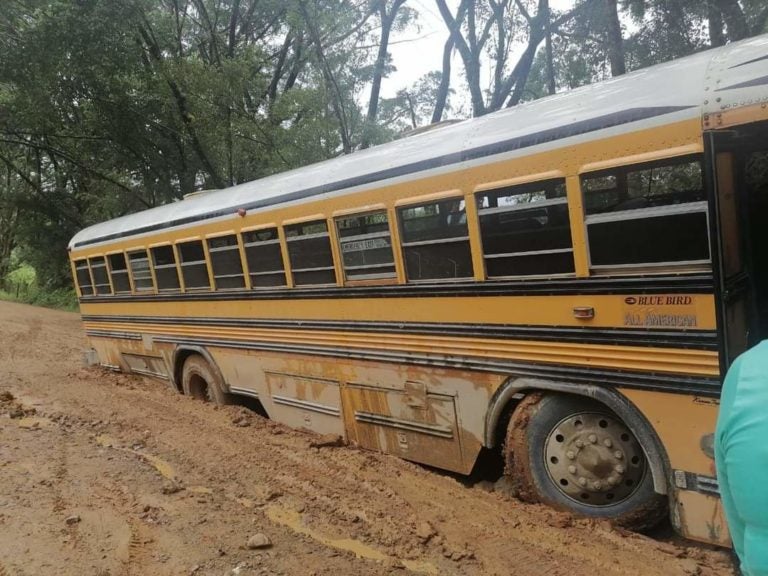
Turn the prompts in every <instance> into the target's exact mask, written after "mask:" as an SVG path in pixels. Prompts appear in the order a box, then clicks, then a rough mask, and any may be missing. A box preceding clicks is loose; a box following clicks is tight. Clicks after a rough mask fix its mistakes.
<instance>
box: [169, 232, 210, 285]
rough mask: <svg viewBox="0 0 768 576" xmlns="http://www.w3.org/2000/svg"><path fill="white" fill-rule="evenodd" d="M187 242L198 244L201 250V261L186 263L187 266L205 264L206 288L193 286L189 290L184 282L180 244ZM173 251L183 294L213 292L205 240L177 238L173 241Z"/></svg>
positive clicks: (201, 238) (189, 237) (197, 237)
mask: <svg viewBox="0 0 768 576" xmlns="http://www.w3.org/2000/svg"><path fill="white" fill-rule="evenodd" d="M189 242H200V247H201V248H202V249H203V259H202V260H194V261H192V262H187V264H200V263H203V264H205V275H206V277H207V278H208V286H194V287H192V288H190V287H188V286H187V283H186V281H185V280H184V262H182V261H181V244H187V243H189ZM173 249H174V251H175V252H176V257H177V259H176V261H177V262H178V265H179V278H180V280H181V284H182V286H183V292H184V293H185V294H186V293H188V292H189V293H202V292H213V291H214V284H213V271H212V270H211V263H210V261H209V260H208V243H207V242H206V241H205V238H203V237H202V236H199V235H198V236H187V237H185V238H179V239H178V240H174V241H173Z"/></svg>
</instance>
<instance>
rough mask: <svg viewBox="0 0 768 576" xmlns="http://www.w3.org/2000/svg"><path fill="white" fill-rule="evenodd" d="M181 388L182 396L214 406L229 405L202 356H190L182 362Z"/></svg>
mask: <svg viewBox="0 0 768 576" xmlns="http://www.w3.org/2000/svg"><path fill="white" fill-rule="evenodd" d="M181 388H182V390H183V391H184V394H187V395H189V396H192V397H193V398H197V399H198V400H202V401H204V402H213V403H214V404H218V405H223V404H229V395H228V394H227V393H226V392H224V388H223V386H222V383H221V382H220V379H219V378H218V377H217V376H216V374H215V373H214V371H213V370H212V369H211V367H210V365H209V364H208V362H206V361H205V359H204V358H203V357H202V356H197V355H194V356H190V357H189V358H187V359H186V360H185V362H184V369H183V371H182V374H181Z"/></svg>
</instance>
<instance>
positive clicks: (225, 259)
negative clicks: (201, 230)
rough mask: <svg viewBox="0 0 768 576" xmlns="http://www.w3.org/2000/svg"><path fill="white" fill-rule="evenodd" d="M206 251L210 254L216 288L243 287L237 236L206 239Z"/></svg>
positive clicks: (243, 277) (243, 278) (243, 279)
mask: <svg viewBox="0 0 768 576" xmlns="http://www.w3.org/2000/svg"><path fill="white" fill-rule="evenodd" d="M208 252H209V253H210V255H211V267H212V268H213V281H214V282H215V284H216V289H217V290H221V289H231V288H245V276H244V274H243V263H242V260H240V246H239V244H238V243H237V236H235V235H234V234H230V235H229V236H219V237H218V238H209V239H208Z"/></svg>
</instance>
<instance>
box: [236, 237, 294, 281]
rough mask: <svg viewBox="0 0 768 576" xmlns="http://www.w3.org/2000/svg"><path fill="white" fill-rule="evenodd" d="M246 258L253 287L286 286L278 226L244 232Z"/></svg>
mask: <svg viewBox="0 0 768 576" xmlns="http://www.w3.org/2000/svg"><path fill="white" fill-rule="evenodd" d="M243 246H244V247H245V259H246V261H247V263H248V274H249V275H250V277H251V286H252V287H253V288H274V287H279V286H285V285H286V281H285V266H284V265H283V252H282V250H281V249H280V237H279V236H278V234H277V228H264V229H262V230H251V231H249V232H243Z"/></svg>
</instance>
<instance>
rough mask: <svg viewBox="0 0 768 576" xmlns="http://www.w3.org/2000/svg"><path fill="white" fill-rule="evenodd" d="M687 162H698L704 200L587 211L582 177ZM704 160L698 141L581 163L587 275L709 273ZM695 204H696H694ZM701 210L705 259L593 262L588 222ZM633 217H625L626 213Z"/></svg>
mask: <svg viewBox="0 0 768 576" xmlns="http://www.w3.org/2000/svg"><path fill="white" fill-rule="evenodd" d="M686 158H689V159H690V162H695V161H698V162H699V163H700V165H701V176H702V190H703V192H704V199H703V200H699V201H696V202H684V203H681V204H677V205H674V204H672V205H664V206H655V207H650V208H639V209H630V210H622V211H617V212H606V213H604V214H587V208H586V202H585V193H586V190H585V187H584V180H585V179H587V178H591V177H592V178H594V177H599V176H601V175H608V174H610V173H611V172H617V171H624V172H625V173H627V174H628V173H630V172H633V171H635V172H637V171H642V170H648V169H653V168H657V167H663V166H670V165H681V164H684V163H685V159H686ZM706 162H707V159H706V157H705V155H704V151H703V148H702V147H701V146H700V145H698V144H691V145H687V146H680V147H677V148H670V149H666V150H654V151H653V152H649V153H645V154H636V155H632V156H624V157H621V158H612V159H609V160H605V161H601V162H593V163H590V164H585V165H584V166H582V167H581V168H580V169H579V171H578V175H577V179H578V183H579V193H580V197H581V201H582V210H581V216H582V222H583V226H584V248H585V251H586V257H587V265H588V267H589V271H590V274H593V275H595V276H610V275H614V274H617V273H618V274H621V273H622V272H624V273H628V274H641V273H647V274H663V273H669V272H670V271H674V272H675V273H696V272H711V271H712V269H713V265H714V264H713V247H712V226H711V214H710V211H709V200H708V197H707V183H706V181H705V179H706V174H705V172H706ZM694 206H695V207H694ZM699 213H704V215H705V217H706V228H707V246H708V248H709V259H707V260H673V261H663V262H650V263H649V262H639V263H630V264H626V263H625V264H593V263H592V250H591V247H590V240H589V225H590V224H600V223H606V222H620V221H625V220H636V219H638V220H639V219H643V218H649V217H650V218H652V217H654V216H655V217H659V216H675V215H680V214H699ZM630 214H631V216H635V215H636V217H635V218H633V217H628V215H630Z"/></svg>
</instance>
